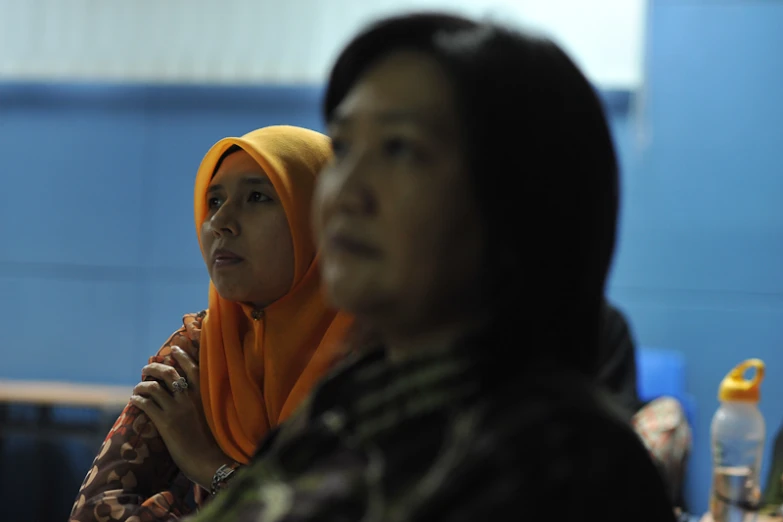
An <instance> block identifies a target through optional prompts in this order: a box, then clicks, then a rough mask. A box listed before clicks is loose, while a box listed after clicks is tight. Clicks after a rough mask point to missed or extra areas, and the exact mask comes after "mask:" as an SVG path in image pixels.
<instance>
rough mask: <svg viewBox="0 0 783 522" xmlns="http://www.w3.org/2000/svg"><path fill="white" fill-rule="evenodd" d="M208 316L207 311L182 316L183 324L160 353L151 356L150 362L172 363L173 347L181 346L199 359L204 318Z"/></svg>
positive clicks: (164, 344)
mask: <svg viewBox="0 0 783 522" xmlns="http://www.w3.org/2000/svg"><path fill="white" fill-rule="evenodd" d="M206 317H207V311H206V310H203V311H201V312H198V313H190V314H185V315H184V316H183V317H182V326H180V327H179V328H177V330H175V331H174V333H172V334H171V335H170V336H169V338H168V339H167V340H166V342H164V343H163V346H162V347H161V348H160V350H158V353H157V354H156V355H154V356H153V357H151V358H150V361H149V362H151V363H152V362H160V363H164V364H172V359H171V347H172V346H179V347H180V348H182V349H183V350H184V351H185V352H186V353H187V354H188V355H190V356H191V357H193V358H195V359H196V360H198V355H199V350H200V349H201V330H202V328H203V325H204V319H205V318H206Z"/></svg>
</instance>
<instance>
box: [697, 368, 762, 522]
mask: <svg viewBox="0 0 783 522" xmlns="http://www.w3.org/2000/svg"><path fill="white" fill-rule="evenodd" d="M751 368H753V369H755V375H753V378H752V379H746V378H745V377H744V374H745V372H746V371H748V370H749V369H751ZM762 379H764V363H763V362H762V361H760V360H759V359H748V360H747V361H744V362H742V363H740V364H739V365H738V366H736V367H735V368H734V369H733V370H731V371H730V372H729V373H728V375H726V377H725V378H724V379H723V381H722V382H721V383H720V388H719V389H718V399H720V407H719V408H718V411H716V412H715V416H714V417H713V418H712V491H711V493H710V513H711V514H712V518H713V520H714V522H754V521H755V520H756V515H757V512H758V509H759V501H760V499H761V487H760V484H759V472H760V470H761V456H762V453H763V452H764V417H762V416H761V412H760V411H759V408H758V403H759V399H760V396H759V388H760V386H761V381H762Z"/></svg>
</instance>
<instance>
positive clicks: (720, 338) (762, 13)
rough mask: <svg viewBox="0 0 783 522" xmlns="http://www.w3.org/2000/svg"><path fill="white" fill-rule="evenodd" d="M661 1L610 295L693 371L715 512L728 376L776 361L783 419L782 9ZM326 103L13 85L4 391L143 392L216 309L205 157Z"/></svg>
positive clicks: (700, 441)
mask: <svg viewBox="0 0 783 522" xmlns="http://www.w3.org/2000/svg"><path fill="white" fill-rule="evenodd" d="M651 3H652V6H651V13H650V35H649V59H648V64H647V67H648V75H649V77H648V80H649V82H648V88H647V90H646V96H645V98H644V100H643V101H644V103H643V104H642V105H641V106H640V107H634V106H632V107H631V109H630V111H629V110H627V109H628V108H627V107H626V106H624V105H623V103H622V99H621V98H619V99H618V98H616V97H615V98H613V99H612V100H611V101H610V104H609V105H610V112H611V119H612V124H613V128H614V131H615V137H616V141H617V144H618V149H619V152H620V155H621V159H622V163H623V167H624V198H625V199H624V203H623V216H622V230H621V239H620V245H619V251H618V256H617V260H616V263H615V269H614V273H613V279H612V285H611V296H612V297H613V299H614V300H615V302H617V303H618V304H619V305H620V306H621V307H622V308H624V309H625V311H626V312H627V313H628V314H629V316H630V319H631V322H632V324H633V327H634V328H635V332H636V336H637V338H638V340H639V342H640V344H644V345H650V346H660V347H668V348H674V349H677V350H681V351H682V352H684V353H685V354H686V355H687V357H688V363H689V369H688V371H689V374H688V379H689V388H690V391H691V392H692V393H693V394H694V395H695V396H696V398H697V400H698V404H699V415H698V422H697V424H696V426H695V428H696V437H697V441H696V445H695V449H694V456H693V460H692V463H691V464H692V465H691V476H690V478H689V489H690V495H689V496H690V500H691V506H692V507H693V508H694V509H695V510H696V511H701V510H703V509H705V508H706V495H707V492H708V487H709V445H708V430H709V421H710V418H711V415H712V413H713V412H714V410H715V408H716V407H717V401H716V398H715V393H716V390H717V386H718V383H719V382H720V379H721V378H722V377H723V375H724V374H725V373H726V371H727V370H728V369H729V368H730V367H731V366H733V365H734V364H735V363H736V362H738V361H739V360H741V359H743V358H745V357H750V356H757V357H761V358H763V359H764V360H765V361H766V362H767V364H768V378H767V381H766V382H765V383H764V387H763V393H764V398H763V404H762V410H763V412H764V414H765V416H766V418H767V420H768V430H769V431H770V432H774V431H775V430H776V429H777V428H778V426H779V424H780V421H781V420H783V402H781V401H780V400H779V399H778V398H779V397H783V379H780V378H778V377H779V376H781V375H783V327H782V325H783V172H781V170H783V169H781V164H782V163H783V162H781V159H780V155H781V154H780V153H779V152H778V151H783V132H781V123H780V122H781V121H783V96H781V93H783V69H782V68H781V67H780V66H779V60H780V58H779V56H778V53H779V52H780V50H781V49H783V32H781V31H780V30H779V28H780V27H783V3H781V2H774V1H767V2H761V1H751V2H748V1H741V0H736V1H722V2H714V1H709V0H703V1H696V0H692V1H678V2H676V1H674V0H657V1H655V0H653V1H652V2H651ZM319 94H320V93H319V91H318V90H317V89H300V88H261V89H227V88H196V87H170V88H157V87H155V88H153V87H129V86H120V85H117V86H74V85H54V86H52V85H48V86H47V85H10V84H5V85H0V157H2V158H3V160H4V161H3V162H2V164H1V165H0V179H2V182H3V183H2V186H3V187H4V196H5V197H4V200H3V203H2V204H0V237H2V240H1V241H0V298H1V299H0V378H2V377H13V378H51V379H67V380H75V381H87V382H108V383H125V384H128V385H131V384H133V383H135V382H136V380H137V379H138V375H139V369H140V368H141V366H142V365H143V364H144V362H145V361H146V358H147V357H148V356H149V355H150V354H151V353H153V352H154V351H155V350H156V349H157V348H158V346H159V345H160V344H161V342H162V341H163V340H165V337H166V336H167V335H168V334H169V333H170V332H171V331H172V330H173V329H175V328H176V327H177V326H178V325H179V319H180V316H181V315H182V314H183V313H185V312H189V311H195V310H198V309H200V308H202V307H204V306H205V305H206V281H207V279H206V273H205V270H204V268H203V265H202V262H201V258H200V254H199V250H198V246H197V243H196V238H195V231H194V230H193V224H192V197H191V191H192V181H193V177H194V173H195V170H196V168H197V166H198V163H199V161H200V159H201V157H202V155H203V154H204V153H205V152H206V150H207V149H208V147H209V146H210V145H211V144H212V143H213V142H215V141H216V140H218V139H219V138H221V137H223V136H226V135H237V134H242V133H244V132H246V131H248V130H251V129H253V128H256V127H260V126H264V125H269V124H275V123H291V124H297V125H303V126H307V127H311V128H320V127H321V123H320V118H319V116H318V99H319ZM618 100H619V101H618ZM642 134H644V135H642ZM85 465H86V464H85Z"/></svg>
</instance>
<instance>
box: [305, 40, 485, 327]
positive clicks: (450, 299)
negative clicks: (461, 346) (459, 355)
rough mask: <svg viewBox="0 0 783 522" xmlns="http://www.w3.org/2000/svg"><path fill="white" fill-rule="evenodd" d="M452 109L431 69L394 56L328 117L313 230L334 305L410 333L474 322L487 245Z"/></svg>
mask: <svg viewBox="0 0 783 522" xmlns="http://www.w3.org/2000/svg"><path fill="white" fill-rule="evenodd" d="M455 107H456V104H455V102H454V94H453V90H452V86H451V84H450V81H449V79H448V77H447V76H446V74H445V72H444V71H443V70H442V69H441V67H440V66H439V64H438V63H437V62H436V61H434V60H433V59H432V58H430V57H429V56H427V55H426V54H422V53H416V52H397V53H393V54H390V55H388V56H387V57H385V58H382V59H381V60H379V61H378V62H377V63H376V64H375V65H374V66H372V67H371V68H370V69H368V70H367V71H366V72H365V73H364V75H363V76H362V77H360V78H359V80H358V81H357V82H356V83H355V84H354V86H353V87H352V89H351V90H350V91H349V92H348V94H347V95H346V96H345V98H344V99H343V100H342V102H341V103H340V104H339V106H338V107H337V108H336V109H335V111H334V113H333V118H332V120H331V121H330V122H329V134H330V135H331V138H332V140H333V147H334V153H335V155H334V156H335V157H334V160H333V161H332V163H331V164H330V165H328V166H327V168H326V169H325V170H324V172H323V173H322V174H321V176H320V177H319V180H318V184H317V188H316V193H315V199H314V205H313V209H314V212H313V221H314V223H313V225H314V230H315V234H316V238H317V241H318V245H319V247H320V249H321V261H320V262H321V269H322V274H323V281H324V285H325V288H326V293H327V295H328V297H329V298H330V299H331V301H332V302H333V304H335V305H336V306H338V307H340V308H342V309H345V310H347V311H349V312H351V313H353V314H356V315H357V316H363V317H365V318H369V319H373V320H375V321H378V322H383V323H384V324H387V325H390V326H394V327H396V328H406V329H410V330H415V329H416V328H418V327H419V326H420V325H429V326H433V325H434V324H433V323H435V322H437V321H441V320H442V321H448V320H450V318H453V316H454V314H455V313H469V311H470V308H471V304H472V303H471V301H472V299H473V297H474V296H475V292H476V286H477V275H478V270H479V261H480V259H479V258H480V252H481V247H482V241H481V234H480V219H479V216H478V211H477V208H476V204H475V201H474V194H473V193H472V189H471V183H470V178H469V171H468V168H467V165H466V161H465V155H464V152H463V151H464V149H465V147H464V143H463V138H462V132H461V122H460V119H459V117H458V114H457V112H456V109H455ZM447 316H448V317H447Z"/></svg>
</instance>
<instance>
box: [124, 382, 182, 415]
mask: <svg viewBox="0 0 783 522" xmlns="http://www.w3.org/2000/svg"><path fill="white" fill-rule="evenodd" d="M133 395H134V396H140V397H143V398H145V399H151V400H152V401H153V402H155V404H156V405H157V406H158V408H160V409H161V410H167V409H169V408H171V406H173V404H174V398H173V397H172V396H171V394H170V393H169V392H168V391H167V390H166V389H165V388H164V385H163V384H161V383H160V382H158V381H142V382H140V383H139V384H137V385H136V386H135V387H134V388H133Z"/></svg>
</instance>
